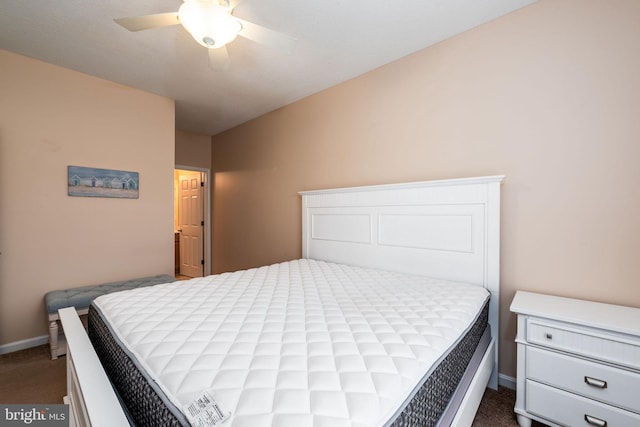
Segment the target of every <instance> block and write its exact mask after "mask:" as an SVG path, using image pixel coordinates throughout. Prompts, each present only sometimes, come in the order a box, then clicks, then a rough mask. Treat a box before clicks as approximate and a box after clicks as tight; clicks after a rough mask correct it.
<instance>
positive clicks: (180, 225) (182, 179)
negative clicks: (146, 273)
mask: <svg viewBox="0 0 640 427" xmlns="http://www.w3.org/2000/svg"><path fill="white" fill-rule="evenodd" d="M209 218H210V206H209V171H208V169H200V168H194V167H189V166H176V169H175V170H174V232H175V242H176V243H175V244H176V250H175V260H176V262H175V271H176V275H177V276H178V275H179V276H180V277H182V278H189V277H202V276H205V275H208V274H211V273H210V272H211V265H210V259H211V256H210V253H211V238H210V231H209V230H210V225H209V223H210V220H209Z"/></svg>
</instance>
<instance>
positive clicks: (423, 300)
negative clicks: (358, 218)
mask: <svg viewBox="0 0 640 427" xmlns="http://www.w3.org/2000/svg"><path fill="white" fill-rule="evenodd" d="M488 295H489V294H488V292H487V291H486V290H485V289H483V288H481V287H478V286H471V285H468V284H462V283H452V282H444V281H440V280H433V279H428V278H424V277H419V276H411V275H404V274H398V273H391V272H383V271H378V270H372V269H363V268H359V267H352V266H346V265H341V264H331V263H325V262H321V261H314V260H305V259H302V260H296V261H291V262H286V263H281V264H274V265H271V266H268V267H262V268H257V269H251V270H246V271H239V272H235V273H225V274H220V275H215V276H208V277H204V278H197V279H192V280H189V281H186V282H176V283H169V284H165V285H158V286H153V287H149V288H140V289H135V290H131V291H125V292H119V293H115V294H109V295H105V296H102V297H100V298H97V299H96V300H95V302H94V303H95V305H97V306H98V308H99V309H100V310H101V312H102V315H103V317H104V318H105V320H107V321H108V322H109V323H110V325H111V327H112V328H113V330H114V332H115V334H116V335H117V337H118V338H119V339H120V340H121V341H122V342H123V343H124V345H125V346H126V347H127V348H128V350H129V351H130V352H132V353H133V354H134V355H135V356H136V357H137V358H138V361H139V363H140V364H141V365H142V366H143V367H144V368H145V369H146V371H147V374H149V375H150V376H151V377H152V378H153V379H155V380H156V381H157V383H158V384H159V385H160V387H161V388H162V389H163V391H164V392H165V393H166V395H167V397H168V398H169V399H170V400H171V401H172V402H173V403H174V404H175V405H176V406H177V407H178V408H182V407H184V405H186V404H188V403H189V402H190V401H192V400H193V399H194V398H196V397H197V396H198V395H200V394H201V393H202V392H204V391H209V392H210V393H211V394H212V395H213V397H214V398H215V399H216V401H217V402H219V403H220V405H221V406H222V407H223V408H225V409H226V410H228V411H230V412H231V416H230V418H229V419H228V420H227V421H226V422H225V423H224V424H223V425H224V426H229V427H241V426H251V427H260V426H278V427H307V426H308V427H311V426H313V427H323V426H327V427H328V426H331V427H339V426H377V425H384V424H385V423H386V422H387V421H389V420H390V419H391V418H392V417H393V416H394V414H395V413H396V411H397V410H398V409H399V408H400V407H401V406H402V405H403V403H404V402H405V401H406V400H407V399H408V398H409V397H410V396H411V395H412V393H413V392H414V389H415V388H416V387H417V386H419V385H420V383H421V381H422V379H423V377H425V376H426V375H428V374H429V373H430V371H431V369H432V367H434V365H437V363H438V362H439V361H440V359H441V358H442V357H443V356H444V355H446V354H447V352H448V351H449V349H450V348H452V347H453V346H455V344H456V343H457V341H458V340H459V339H460V338H461V337H462V336H463V335H464V333H465V332H466V331H467V330H468V328H469V327H470V326H471V325H472V324H473V322H474V321H475V319H476V317H477V315H478V313H479V312H480V310H481V309H482V307H483V305H484V303H485V302H486V300H487V298H488Z"/></svg>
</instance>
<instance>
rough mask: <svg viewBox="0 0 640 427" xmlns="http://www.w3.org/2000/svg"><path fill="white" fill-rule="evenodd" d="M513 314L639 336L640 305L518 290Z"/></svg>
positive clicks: (512, 304)
mask: <svg viewBox="0 0 640 427" xmlns="http://www.w3.org/2000/svg"><path fill="white" fill-rule="evenodd" d="M510 310H511V311H512V312H514V313H518V314H525V315H529V316H536V317H543V318H546V319H551V320H558V321H562V322H569V323H574V324H577V325H583V326H588V327H594V328H599V329H605V330H610V331H615V332H620V333H624V334H630V335H634V336H640V308H634V307H625V306H619V305H613V304H604V303H599V302H593V301H584V300H577V299H573V298H564V297H556V296H551V295H544V294H538V293H533V292H525V291H518V292H517V293H516V296H515V297H514V298H513V301H512V302H511V308H510Z"/></svg>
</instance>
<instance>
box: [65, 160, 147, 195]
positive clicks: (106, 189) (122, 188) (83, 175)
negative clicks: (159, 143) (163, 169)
mask: <svg viewBox="0 0 640 427" xmlns="http://www.w3.org/2000/svg"><path fill="white" fill-rule="evenodd" d="M67 185H68V195H69V196H74V197H108V198H117V199H137V198H139V191H140V177H139V174H138V172H130V171H123V170H116V169H100V168H91V167H84V166H68V167H67Z"/></svg>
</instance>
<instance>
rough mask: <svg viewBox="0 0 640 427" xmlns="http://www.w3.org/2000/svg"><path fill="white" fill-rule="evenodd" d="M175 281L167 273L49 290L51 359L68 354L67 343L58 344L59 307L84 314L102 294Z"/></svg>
mask: <svg viewBox="0 0 640 427" xmlns="http://www.w3.org/2000/svg"><path fill="white" fill-rule="evenodd" d="M175 281H176V279H175V277H173V276H169V275H167V274H161V275H158V276H151V277H142V278H139V279H132V280H123V281H120V282H111V283H103V284H101V285H93V286H83V287H81V288H72V289H63V290H59V291H51V292H47V294H46V295H45V297H44V302H45V305H46V306H47V314H48V315H49V347H50V349H51V359H52V360H53V359H57V358H58V356H62V355H63V354H66V351H67V349H66V345H64V346H58V321H59V319H60V318H59V317H58V310H59V309H61V308H65V307H75V309H76V311H77V312H78V314H79V315H83V314H87V313H88V312H89V305H91V301H93V300H94V299H95V298H97V297H99V296H100V295H105V294H109V293H111V292H118V291H124V290H128V289H135V288H141V287H144V286H151V285H158V284H160V283H169V282H175Z"/></svg>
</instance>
